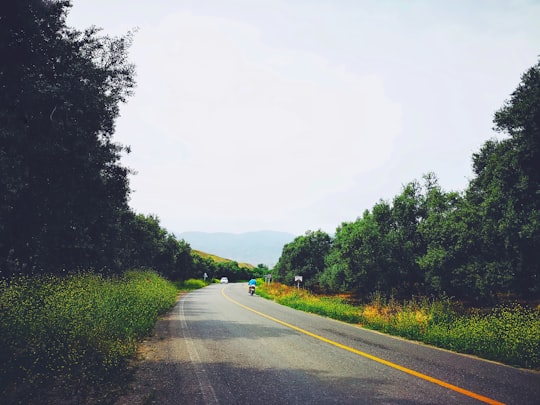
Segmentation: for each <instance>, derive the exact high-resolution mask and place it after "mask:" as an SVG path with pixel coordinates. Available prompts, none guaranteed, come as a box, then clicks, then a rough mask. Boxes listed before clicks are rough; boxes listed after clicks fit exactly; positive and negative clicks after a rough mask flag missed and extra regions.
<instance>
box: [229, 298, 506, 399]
mask: <svg viewBox="0 0 540 405" xmlns="http://www.w3.org/2000/svg"><path fill="white" fill-rule="evenodd" d="M221 294H222V295H223V296H224V297H225V298H226V299H227V300H229V301H231V302H232V303H234V304H236V305H238V306H240V307H242V308H244V309H247V310H248V311H251V312H253V313H255V314H257V315H260V316H262V317H264V318H266V319H270V320H271V321H274V322H277V323H279V324H281V325H283V326H286V327H288V328H291V329H294V330H296V331H298V332H300V333H303V334H304V335H308V336H311V337H312V338H315V339H318V340H321V341H323V342H325V343H328V344H330V345H332V346H336V347H339V348H340V349H343V350H347V351H348V352H351V353H354V354H357V355H359V356H362V357H365V358H367V359H370V360H373V361H376V362H377V363H381V364H384V365H385V366H388V367H392V368H394V369H396V370H400V371H403V372H404V373H407V374H410V375H413V376H415V377H417V378H420V379H422V380H425V381H429V382H431V383H433V384H437V385H440V386H442V387H444V388H447V389H449V390H452V391H455V392H459V393H460V394H463V395H466V396H468V397H471V398H474V399H477V400H478V401H481V402H484V403H486V404H491V405H504V403H503V402H499V401H495V400H494V399H491V398H488V397H485V396H483V395H480V394H477V393H475V392H472V391H469V390H466V389H464V388H461V387H458V386H456V385H453V384H450V383H447V382H445V381H442V380H439V379H437V378H433V377H430V376H429V375H426V374H422V373H419V372H418V371H414V370H411V369H410V368H407V367H403V366H400V365H399V364H395V363H392V362H390V361H388V360H384V359H381V358H380V357H376V356H373V355H371V354H368V353H365V352H362V351H360V350H357V349H355V348H353V347H350V346H346V345H343V344H341V343H338V342H335V341H333V340H330V339H327V338H325V337H323V336H320V335H317V334H315V333H313V332H310V331H307V330H305V329H302V328H299V327H298V326H294V325H291V324H290V323H287V322H284V321H282V320H280V319H277V318H274V317H273V316H270V315H267V314H265V313H262V312H259V311H257V310H255V309H253V308H250V307H248V306H246V305H244V304H241V303H239V302H238V301H235V300H234V299H232V298H231V297H229V296H228V295H227V294H225V288H223V289H222V290H221Z"/></svg>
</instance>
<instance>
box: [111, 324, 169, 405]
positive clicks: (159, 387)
mask: <svg viewBox="0 0 540 405" xmlns="http://www.w3.org/2000/svg"><path fill="white" fill-rule="evenodd" d="M169 320H170V314H167V315H165V316H163V317H162V318H160V319H159V320H158V321H157V323H156V326H155V327H154V331H153V334H152V336H151V337H150V338H148V339H146V340H144V341H143V342H142V343H141V344H140V346H139V348H138V350H137V354H136V356H135V358H134V359H132V360H131V362H130V366H129V368H130V369H132V371H133V377H132V379H131V381H130V382H129V384H128V385H127V387H125V393H124V394H123V395H122V396H121V397H119V398H118V399H117V400H116V401H115V402H114V405H128V404H129V405H142V404H144V405H149V404H155V403H156V404H157V403H158V401H157V396H158V395H157V394H158V393H159V392H163V391H167V390H169V389H170V385H171V381H170V376H169V375H168V373H167V372H164V371H165V370H164V367H163V366H164V363H166V362H167V358H168V356H169V344H170V340H171V339H170V331H169V327H168V324H169Z"/></svg>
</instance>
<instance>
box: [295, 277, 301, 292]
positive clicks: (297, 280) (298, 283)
mask: <svg viewBox="0 0 540 405" xmlns="http://www.w3.org/2000/svg"><path fill="white" fill-rule="evenodd" d="M294 281H295V283H296V288H297V289H298V290H299V289H300V283H301V282H302V276H294Z"/></svg>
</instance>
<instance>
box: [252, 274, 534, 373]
mask: <svg viewBox="0 0 540 405" xmlns="http://www.w3.org/2000/svg"><path fill="white" fill-rule="evenodd" d="M258 294H259V295H260V296H262V297H264V298H269V299H273V300H275V301H276V302H278V303H280V304H283V305H287V306H290V307H293V308H296V309H299V310H302V311H306V312H312V313H316V314H319V315H323V316H328V317H331V318H334V319H339V320H342V321H346V322H350V323H358V324H361V325H362V326H364V327H366V328H370V329H375V330H379V331H382V332H385V333H390V334H393V335H397V336H402V337H405V338H408V339H414V340H419V341H422V342H425V343H429V344H432V345H435V346H438V347H442V348H446V349H450V350H454V351H456V352H461V353H470V354H474V355H477V356H480V357H483V358H486V359H490V360H496V361H500V362H503V363H506V364H510V365H513V366H519V367H527V368H533V369H534V368H538V367H540V311H539V310H538V309H531V308H526V307H523V306H522V305H519V304H513V305H507V306H501V307H496V308H493V309H491V310H489V311H488V312H484V313H480V311H469V312H466V311H464V310H463V309H462V308H460V307H459V305H457V304H456V303H454V302H452V301H451V300H450V299H449V298H447V297H442V298H441V299H438V300H427V299H425V298H420V299H413V300H410V301H406V302H403V303H399V302H397V301H395V300H393V299H390V300H388V299H386V298H385V297H383V296H382V295H380V294H374V295H373V296H372V301H371V302H370V303H369V304H366V305H361V306H353V305H349V304H347V303H346V302H345V301H344V300H342V299H340V298H339V297H327V296H316V295H312V294H310V293H308V292H307V291H305V290H297V289H295V288H293V287H288V286H284V285H281V284H278V283H273V284H271V285H270V286H263V287H262V288H260V289H259V291H258Z"/></svg>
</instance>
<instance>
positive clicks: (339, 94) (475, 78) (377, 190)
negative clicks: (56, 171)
mask: <svg viewBox="0 0 540 405" xmlns="http://www.w3.org/2000/svg"><path fill="white" fill-rule="evenodd" d="M539 21H540V1H538V0H536V1H533V0H531V1H525V0H523V1H513V0H500V1H497V0H489V1H488V0H475V1H470V0H465V1H461V0H457V1H447V0H445V1H430V0H425V1H412V0H409V1H397V0H395V1H391V0H386V1H385V0H372V1H371V0H349V1H346V0H297V1H293V0H289V1H279V0H236V1H232V0H231V1H225V0H193V1H189V0H185V1H184V0H176V1H175V0H153V1H147V0H144V1H143V0H73V8H72V9H71V12H70V14H69V17H68V25H70V26H74V27H76V28H80V29H82V28H86V27H88V26H90V25H96V26H98V27H101V28H103V30H104V33H106V34H110V35H122V34H125V33H126V32H127V31H128V30H132V29H133V28H136V27H137V28H138V31H137V33H136V34H135V36H134V43H133V46H132V48H131V50H130V59H131V61H132V62H133V63H134V64H135V65H136V69H137V83H138V84H137V88H136V91H135V95H134V96H133V97H132V98H131V99H130V100H129V102H128V104H126V105H124V106H122V108H121V117H120V119H119V120H118V122H117V129H116V135H115V139H116V140H117V141H118V142H120V143H122V144H125V145H130V146H131V148H132V153H131V154H130V155H129V156H127V157H125V158H123V163H124V164H125V165H127V166H129V167H131V168H132V169H134V170H136V171H137V174H136V175H134V176H132V177H131V179H130V183H131V187H132V189H133V193H132V195H131V201H130V204H131V207H132V208H133V209H134V210H135V211H136V212H138V213H143V214H155V215H157V216H158V217H159V218H160V220H161V224H162V226H164V227H165V228H166V229H167V230H169V231H170V232H174V233H180V232H185V231H206V232H234V233H237V232H245V231H257V230H277V231H286V232H291V233H294V234H296V235H301V234H304V233H305V231H307V230H318V229H321V230H324V231H326V232H329V233H333V232H334V231H335V229H336V227H337V226H339V225H340V224H341V223H342V222H350V221H354V220H355V219H356V218H357V217H359V216H361V215H362V213H363V211H364V210H366V209H369V210H370V209H371V208H372V207H373V205H374V204H375V203H376V202H377V201H379V200H380V199H384V200H387V201H391V200H392V198H393V197H394V196H396V195H397V194H399V193H400V192H401V190H402V186H403V185H404V184H406V183H408V182H410V181H413V180H415V179H416V180H421V179H422V175H423V174H425V173H428V172H434V173H435V174H436V175H437V177H438V178H439V183H440V185H441V186H442V188H443V189H444V190H446V191H450V190H454V191H463V190H464V189H465V188H466V186H467V184H468V181H469V179H470V178H471V176H472V170H471V157H472V154H473V153H474V152H477V151H478V150H479V149H480V147H481V146H482V144H483V143H484V142H485V141H486V140H488V139H490V138H492V137H493V136H496V134H495V133H494V132H493V131H492V127H493V123H492V120H493V114H494V112H495V111H496V110H497V109H499V108H500V107H501V106H502V105H503V103H504V101H505V100H507V99H508V98H509V96H510V94H511V93H512V91H513V90H514V89H515V88H516V87H517V85H518V84H519V82H520V77H521V74H522V73H524V72H525V71H526V70H527V69H528V68H530V67H531V66H533V65H534V64H535V63H536V62H537V61H538V55H540V23H539Z"/></svg>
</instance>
